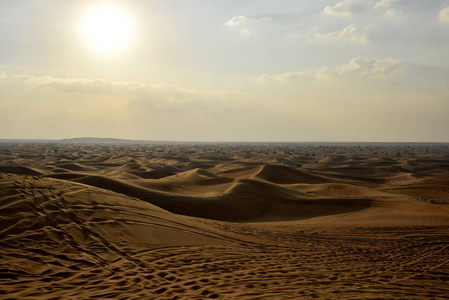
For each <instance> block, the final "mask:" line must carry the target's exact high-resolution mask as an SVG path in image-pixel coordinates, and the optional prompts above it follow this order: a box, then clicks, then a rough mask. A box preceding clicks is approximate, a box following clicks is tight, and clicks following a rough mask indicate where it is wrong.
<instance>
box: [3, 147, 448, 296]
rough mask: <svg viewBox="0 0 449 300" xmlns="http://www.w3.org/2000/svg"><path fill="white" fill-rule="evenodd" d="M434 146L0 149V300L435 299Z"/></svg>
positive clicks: (440, 219)
mask: <svg viewBox="0 0 449 300" xmlns="http://www.w3.org/2000/svg"><path fill="white" fill-rule="evenodd" d="M448 204H449V149H448V145H447V144H214V145H213V144H197V145H195V144H174V143H173V144H160V145H157V144H154V145H132V144H129V145H88V144H59V145H57V144H13V143H11V144H0V260H1V267H0V269H1V270H0V298H1V299H317V298H318V299H447V298H449V206H448Z"/></svg>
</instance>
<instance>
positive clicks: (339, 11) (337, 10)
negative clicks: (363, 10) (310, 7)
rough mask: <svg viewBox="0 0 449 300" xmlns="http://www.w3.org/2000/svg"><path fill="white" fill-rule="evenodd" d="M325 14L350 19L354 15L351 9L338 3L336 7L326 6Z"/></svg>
mask: <svg viewBox="0 0 449 300" xmlns="http://www.w3.org/2000/svg"><path fill="white" fill-rule="evenodd" d="M323 13H324V14H325V15H328V16H336V17H349V16H351V15H352V12H351V10H350V7H349V6H348V5H347V4H344V3H337V4H336V5H335V6H326V7H325V8H324V11H323Z"/></svg>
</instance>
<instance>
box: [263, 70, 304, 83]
mask: <svg viewBox="0 0 449 300" xmlns="http://www.w3.org/2000/svg"><path fill="white" fill-rule="evenodd" d="M305 76H306V72H287V73H283V74H279V75H268V74H263V75H261V76H259V77H257V78H256V80H258V81H262V82H297V81H300V80H302V79H303V78H305Z"/></svg>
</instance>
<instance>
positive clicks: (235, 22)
mask: <svg viewBox="0 0 449 300" xmlns="http://www.w3.org/2000/svg"><path fill="white" fill-rule="evenodd" d="M247 21H248V18H247V17H245V16H238V17H233V18H232V19H230V20H229V21H227V22H226V23H224V24H225V25H226V26H228V27H235V26H237V25H241V24H242V23H246V22H247Z"/></svg>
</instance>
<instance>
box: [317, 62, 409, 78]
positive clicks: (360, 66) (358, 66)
mask: <svg viewBox="0 0 449 300" xmlns="http://www.w3.org/2000/svg"><path fill="white" fill-rule="evenodd" d="M406 68H407V65H406V64H404V63H403V62H401V61H400V60H399V59H393V58H387V59H378V58H370V57H356V58H354V59H352V60H351V61H350V62H349V63H347V64H343V65H340V66H338V67H336V68H335V69H329V68H321V69H320V70H318V72H317V73H316V78H318V79H329V78H349V79H369V78H385V77H389V76H391V75H393V74H394V73H397V72H400V71H402V70H404V69H406Z"/></svg>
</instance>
